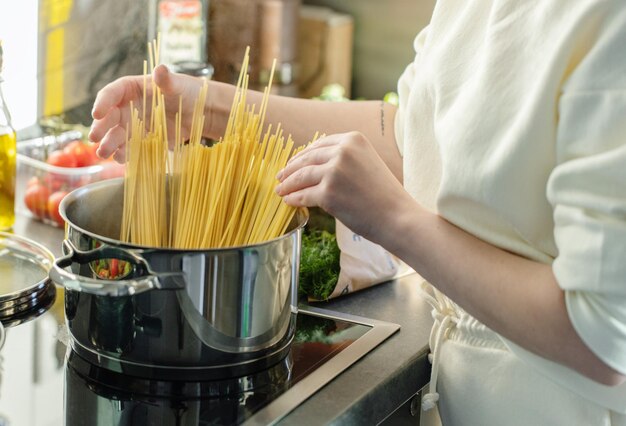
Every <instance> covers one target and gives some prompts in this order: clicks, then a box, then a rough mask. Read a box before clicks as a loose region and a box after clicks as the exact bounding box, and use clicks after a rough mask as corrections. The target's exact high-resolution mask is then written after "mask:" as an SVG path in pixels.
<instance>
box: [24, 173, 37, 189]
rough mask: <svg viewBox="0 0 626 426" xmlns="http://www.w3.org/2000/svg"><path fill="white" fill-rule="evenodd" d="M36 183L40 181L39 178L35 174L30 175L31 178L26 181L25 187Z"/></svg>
mask: <svg viewBox="0 0 626 426" xmlns="http://www.w3.org/2000/svg"><path fill="white" fill-rule="evenodd" d="M38 183H40V182H39V178H38V177H37V176H31V178H30V179H28V181H27V182H26V188H30V187H31V186H33V185H35V184H38Z"/></svg>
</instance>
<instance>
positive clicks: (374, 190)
mask: <svg viewBox="0 0 626 426" xmlns="http://www.w3.org/2000/svg"><path fill="white" fill-rule="evenodd" d="M277 178H278V179H279V181H280V184H279V185H278V186H277V187H276V192H277V193H278V194H279V195H281V196H282V197H283V200H284V201H285V202H286V203H287V204H289V205H292V206H298V207H299V206H318V207H321V208H322V209H324V210H325V211H326V212H328V213H329V214H331V215H333V216H335V217H336V218H337V219H339V220H340V221H341V222H343V223H344V224H345V225H346V226H348V227H349V228H350V229H351V230H352V231H354V232H356V233H358V234H359V235H362V236H363V237H365V238H367V239H369V240H371V241H374V242H376V243H378V244H383V243H384V242H385V241H384V237H385V235H384V232H385V223H388V222H387V221H390V220H394V219H393V218H394V216H395V215H396V214H397V213H398V211H399V209H407V208H412V206H414V205H416V206H417V203H416V201H415V200H414V199H413V198H412V197H411V196H410V195H409V194H408V193H407V192H406V191H405V190H404V188H403V187H402V185H401V183H400V182H399V181H398V180H397V179H396V178H395V176H394V175H393V174H392V173H391V171H390V170H389V168H387V166H386V165H385V163H384V162H383V161H382V159H381V158H380V156H379V155H378V154H377V153H376V151H375V149H374V147H373V146H372V145H371V143H370V142H369V141H368V140H367V139H366V138H365V137H364V136H363V135H362V134H360V133H357V132H351V133H343V134H335V135H331V136H327V137H324V138H322V139H319V140H317V141H316V142H314V143H313V144H311V145H310V146H309V147H307V148H306V149H304V150H303V151H302V152H300V153H299V154H297V155H296V156H294V157H293V158H292V159H291V160H290V161H289V162H288V163H287V166H286V167H285V168H284V169H283V170H282V171H281V172H280V173H279V175H278V176H277ZM383 245H384V244H383Z"/></svg>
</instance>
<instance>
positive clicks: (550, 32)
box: [395, 0, 626, 406]
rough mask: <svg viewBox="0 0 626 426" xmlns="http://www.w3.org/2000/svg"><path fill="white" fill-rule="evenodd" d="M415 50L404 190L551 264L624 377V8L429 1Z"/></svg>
mask: <svg viewBox="0 0 626 426" xmlns="http://www.w3.org/2000/svg"><path fill="white" fill-rule="evenodd" d="M415 50H416V56H415V60H414V62H413V63H411V64H410V65H409V66H408V67H407V69H406V71H405V72H404V74H403V75H402V77H401V79H400V81H399V83H398V92H399V95H400V108H399V111H398V114H397V117H396V123H395V128H396V137H397V140H398V146H399V148H400V151H401V152H402V153H403V161H404V182H405V187H406V189H407V190H408V191H409V192H410V193H411V194H412V195H413V196H414V197H415V198H417V199H418V200H419V201H421V202H422V203H424V204H425V205H426V206H429V207H431V208H433V209H436V211H437V212H438V213H439V214H440V215H441V216H442V217H444V218H446V219H447V220H448V221H450V222H452V223H454V224H455V225H457V226H459V227H461V228H463V229H464V230H466V231H468V232H470V233H472V234H474V235H476V236H477V237H479V238H481V239H483V240H485V241H487V242H489V243H491V244H494V245H496V246H498V247H501V248H503V249H506V250H509V251H511V252H514V253H517V254H520V255H522V256H525V257H528V258H530V259H534V260H536V261H540V262H544V263H549V264H552V268H553V270H554V273H555V276H556V278H557V281H558V283H559V285H560V287H561V288H562V289H563V290H564V291H565V295H566V303H567V309H568V314H569V316H570V319H571V321H572V324H573V325H574V328H575V329H576V331H577V332H578V333H579V335H580V336H581V338H582V339H583V341H584V342H585V343H586V344H587V345H588V346H589V348H591V350H592V351H593V352H594V353H595V354H596V355H597V356H598V357H599V358H600V359H602V360H603V361H604V362H605V363H606V364H608V365H609V366H611V367H612V368H614V369H615V370H617V371H620V372H622V373H624V374H626V1H624V0H526V1H520V0H439V1H438V2H437V5H436V7H435V11H434V14H433V18H432V21H431V23H430V25H429V26H428V27H427V28H426V29H425V30H423V31H422V32H421V33H420V34H419V35H418V37H417V38H416V40H415ZM507 343H509V344H510V342H507ZM510 347H511V349H513V350H514V352H516V353H518V354H520V356H522V357H525V358H527V359H528V360H529V361H530V362H532V363H534V364H536V365H537V366H539V367H538V368H540V369H543V370H546V371H547V372H548V374H553V373H554V375H556V376H563V377H565V376H567V378H565V379H563V380H564V381H565V382H568V383H569V382H570V381H572V380H574V383H575V384H574V386H579V385H580V383H582V382H584V385H585V386H587V385H588V386H591V387H593V386H595V384H594V383H593V382H591V381H590V380H587V379H584V378H582V376H579V377H577V373H574V372H572V371H571V370H568V369H566V368H565V367H561V366H557V365H556V364H553V363H550V362H549V361H546V360H543V359H541V358H539V357H536V356H534V355H532V354H529V353H526V352H525V351H524V350H523V349H521V348H519V347H517V346H515V345H513V344H510ZM572 377H574V378H572ZM598 386H599V385H598ZM602 388H604V387H602ZM613 389H615V388H613ZM606 390H607V392H609V393H610V392H612V390H611V388H607V389H606ZM622 391H624V392H626V387H623V389H622ZM594 392H596V393H598V392H600V391H598V390H597V389H595V390H594ZM600 393H602V392H600ZM599 398H600V399H602V398H605V397H604V396H600V397H599ZM606 398H609V399H610V396H607V397H606ZM606 398H605V399H606ZM616 401H617V400H616ZM601 402H602V401H601ZM609 405H610V404H609ZM621 405H622V406H626V402H621Z"/></svg>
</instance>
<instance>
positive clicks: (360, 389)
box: [14, 215, 432, 426]
mask: <svg viewBox="0 0 626 426" xmlns="http://www.w3.org/2000/svg"><path fill="white" fill-rule="evenodd" d="M14 232H15V233H16V234H18V235H23V236H26V237H28V238H31V239H33V240H35V241H37V242H39V243H40V244H43V245H44V246H46V247H48V248H49V249H50V250H51V251H52V252H53V254H54V255H55V256H60V255H61V242H62V240H63V234H64V233H63V230H62V229H60V228H54V227H52V226H49V225H45V224H42V223H40V222H38V221H35V220H32V219H30V218H27V217H25V216H19V215H18V216H17V218H16V223H15V226H14ZM420 281H421V278H420V277H419V276H417V275H415V274H413V275H409V276H406V277H404V278H401V279H399V280H395V281H390V282H387V283H384V284H380V285H377V286H374V287H372V288H369V289H366V290H362V291H360V292H357V293H353V294H350V295H347V296H344V297H341V298H339V299H336V300H333V301H330V302H320V303H314V304H311V305H312V306H317V307H321V308H324V309H328V310H331V311H336V312H342V313H347V314H352V315H358V316H362V317H366V318H371V319H375V320H380V321H387V322H392V323H396V324H399V325H400V326H401V329H400V331H399V332H398V333H396V334H394V335H393V336H392V337H390V338H389V339H388V340H386V341H385V342H383V343H382V344H381V345H380V346H378V347H377V348H376V349H374V350H373V351H372V352H370V353H368V354H367V355H366V356H365V357H364V358H362V359H361V360H360V361H358V362H357V363H356V364H355V365H353V366H352V367H350V368H349V369H348V370H346V371H344V372H343V373H342V374H340V375H339V376H338V377H337V378H335V379H334V380H332V381H331V382H330V383H329V384H327V385H326V386H324V387H323V388H322V389H321V390H320V391H318V392H317V393H315V394H314V395H313V396H312V397H311V398H309V399H308V400H306V401H305V402H304V403H303V404H302V405H300V406H299V407H298V408H296V409H295V410H294V411H292V412H291V413H290V414H289V415H288V416H287V417H285V418H284V419H283V420H282V421H281V422H280V424H298V425H300V426H304V425H318V424H342V425H346V424H354V425H361V424H375V423H378V422H380V421H382V420H383V419H385V418H386V417H387V416H389V415H390V414H391V413H392V412H393V411H394V410H395V409H396V408H398V407H399V406H400V405H402V404H403V403H404V402H406V401H407V400H409V399H410V398H411V397H412V396H413V395H414V394H415V393H416V392H417V391H419V390H420V389H421V388H422V387H423V386H424V385H426V383H427V382H428V379H429V377H428V375H429V373H430V364H429V363H428V361H427V354H428V336H429V333H430V327H431V324H432V319H431V316H430V308H429V307H428V305H427V304H426V302H425V301H424V299H423V298H422V297H421V296H420V295H419V291H418V286H419V283H420Z"/></svg>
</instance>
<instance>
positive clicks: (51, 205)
mask: <svg viewBox="0 0 626 426" xmlns="http://www.w3.org/2000/svg"><path fill="white" fill-rule="evenodd" d="M66 195H67V192H66V191H57V192H53V193H52V194H51V195H50V196H49V197H48V203H47V208H48V217H49V218H50V219H52V220H53V221H54V222H55V223H56V224H57V225H59V226H63V225H64V223H65V222H64V221H63V218H62V217H61V213H59V204H61V200H63V197H65V196H66Z"/></svg>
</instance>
